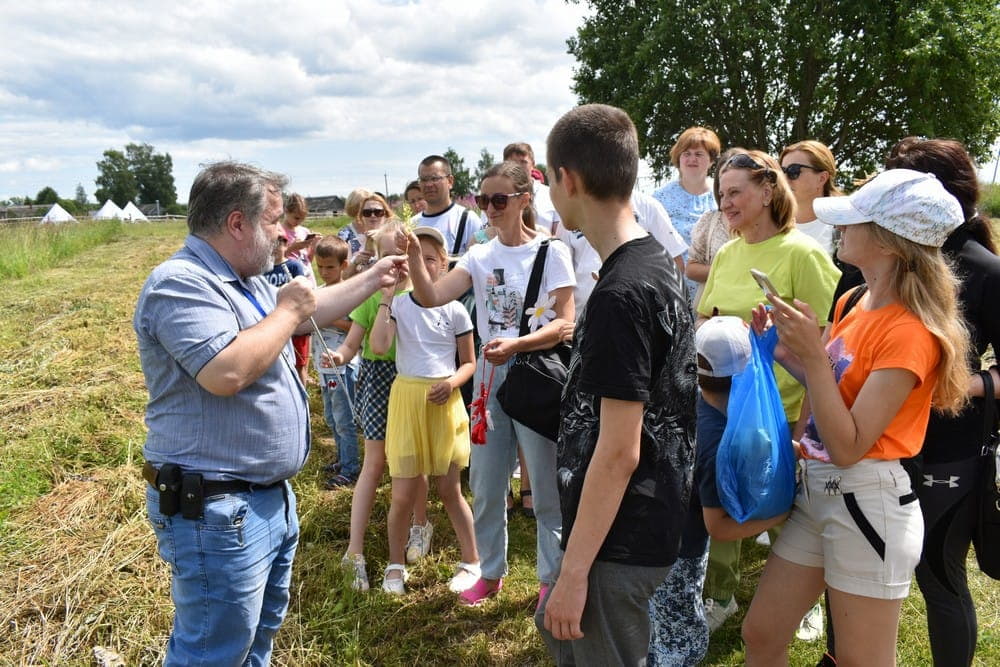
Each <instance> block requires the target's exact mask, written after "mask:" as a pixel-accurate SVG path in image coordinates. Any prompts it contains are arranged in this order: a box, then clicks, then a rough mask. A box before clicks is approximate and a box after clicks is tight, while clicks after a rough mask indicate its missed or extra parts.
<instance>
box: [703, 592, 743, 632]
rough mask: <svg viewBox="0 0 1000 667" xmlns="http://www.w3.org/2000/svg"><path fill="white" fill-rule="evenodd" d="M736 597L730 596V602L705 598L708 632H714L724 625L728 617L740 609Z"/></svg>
mask: <svg viewBox="0 0 1000 667" xmlns="http://www.w3.org/2000/svg"><path fill="white" fill-rule="evenodd" d="M739 608H740V607H739V605H737V604H736V598H730V599H729V602H728V603H726V604H722V603H721V602H716V601H715V600H714V599H712V598H705V620H706V621H708V632H709V633H713V632H715V631H716V630H718V629H719V628H720V627H722V624H723V623H725V622H726V619H727V618H729V617H730V616H732V615H733V614H735V613H736V612H737V611H739Z"/></svg>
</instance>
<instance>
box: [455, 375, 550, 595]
mask: <svg viewBox="0 0 1000 667" xmlns="http://www.w3.org/2000/svg"><path fill="white" fill-rule="evenodd" d="M510 363H511V362H510V361H508V362H507V363H505V364H502V365H500V366H492V365H491V364H490V363H489V362H487V363H486V381H489V374H490V369H491V368H493V369H495V370H494V375H493V388H492V390H491V391H490V396H489V400H488V401H487V404H486V408H487V410H489V411H490V415H491V416H492V421H493V429H492V430H487V432H486V444H485V445H472V457H471V463H470V466H469V487H470V489H471V490H472V495H473V500H472V513H473V516H474V519H475V523H474V527H475V532H476V546H477V548H478V549H479V557H480V568H481V569H482V576H483V578H484V579H500V578H502V577H503V576H504V575H506V574H507V491H508V489H509V483H510V476H511V474H512V473H513V472H514V466H515V462H516V461H517V446H518V443H520V445H521V451H522V452H524V461H525V464H526V465H527V466H528V476H529V477H530V479H531V499H532V500H533V501H534V506H535V524H536V525H535V530H536V539H537V543H538V553H537V571H538V580H539V581H540V582H542V583H546V584H553V583H555V580H556V577H557V576H558V574H559V564H560V562H561V561H562V550H561V549H560V548H559V541H560V539H561V538H562V510H561V509H560V507H559V491H558V489H557V488H556V444H555V443H554V442H552V441H551V440H549V439H548V438H546V437H544V436H542V435H539V434H538V433H535V432H534V431H532V430H531V429H530V428H528V427H527V426H525V425H524V424H521V423H519V422H516V421H514V420H513V419H511V418H510V417H508V416H507V413H505V412H504V411H503V408H502V407H501V406H500V402H499V401H498V400H497V397H496V395H497V389H499V388H500V385H501V384H503V381H504V378H506V377H507V370H508V369H509V368H510ZM482 375H483V364H482V361H481V360H480V361H479V362H478V363H477V364H476V377H475V391H476V392H477V394H476V395H477V397H478V392H479V386H480V382H481V381H482V380H483V377H482Z"/></svg>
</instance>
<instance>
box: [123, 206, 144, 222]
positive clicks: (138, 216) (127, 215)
mask: <svg viewBox="0 0 1000 667" xmlns="http://www.w3.org/2000/svg"><path fill="white" fill-rule="evenodd" d="M122 219H123V220H131V221H132V222H138V221H139V220H149V218H147V217H146V216H144V215H143V214H142V211H140V210H139V207H138V206H136V205H135V204H133V203H132V202H129V203H127V204H125V208H123V209H122Z"/></svg>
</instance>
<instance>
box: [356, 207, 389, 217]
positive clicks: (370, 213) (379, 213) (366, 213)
mask: <svg viewBox="0 0 1000 667" xmlns="http://www.w3.org/2000/svg"><path fill="white" fill-rule="evenodd" d="M385 214H386V213H385V209H384V208H366V209H365V210H363V211H361V216H362V217H364V218H381V217H383V216H384V215H385Z"/></svg>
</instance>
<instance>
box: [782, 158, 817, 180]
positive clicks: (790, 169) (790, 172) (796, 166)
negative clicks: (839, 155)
mask: <svg viewBox="0 0 1000 667" xmlns="http://www.w3.org/2000/svg"><path fill="white" fill-rule="evenodd" d="M803 169H812V170H813V171H823V170H822V169H817V168H816V167H814V166H812V165H811V164H801V163H799V162H795V163H792V164H790V165H786V166H784V167H782V168H781V171H783V172H785V176H787V177H788V180H790V181H794V180H795V179H797V178H798V177H799V176H801V175H802V170H803Z"/></svg>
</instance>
